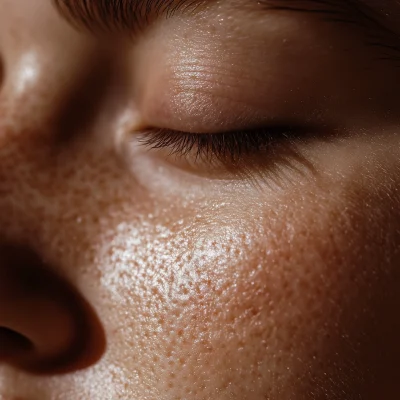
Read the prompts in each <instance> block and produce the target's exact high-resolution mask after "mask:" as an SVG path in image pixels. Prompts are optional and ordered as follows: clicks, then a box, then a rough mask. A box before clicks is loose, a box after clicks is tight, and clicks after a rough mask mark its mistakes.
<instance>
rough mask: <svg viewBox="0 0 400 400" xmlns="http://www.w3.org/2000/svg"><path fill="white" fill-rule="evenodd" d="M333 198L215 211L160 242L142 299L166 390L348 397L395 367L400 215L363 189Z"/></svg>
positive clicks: (186, 394) (310, 197)
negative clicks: (392, 364)
mask: <svg viewBox="0 0 400 400" xmlns="http://www.w3.org/2000/svg"><path fill="white" fill-rule="evenodd" d="M325 195H326V193H320V194H319V195H318V196H316V195H315V194H311V193H310V194H308V195H306V196H303V197H302V196H300V194H296V196H295V197H296V199H301V198H302V200H297V201H290V199H285V200H283V201H282V203H281V204H280V205H275V206H274V211H272V208H271V209H266V207H263V206H256V205H254V203H252V212H251V215H249V213H246V212H245V211H243V210H245V209H248V208H247V207H244V206H243V207H242V210H241V211H239V212H238V211H237V210H236V211H235V210H230V209H227V210H219V211H218V213H215V212H210V213H209V215H208V216H207V217H206V218H205V219H206V221H207V222H206V223H201V222H197V223H194V224H193V225H192V228H191V229H187V230H184V231H181V232H178V233H177V234H172V235H171V236H170V240H168V241H167V242H166V243H163V244H162V246H161V247H163V251H162V252H161V254H164V258H162V257H160V256H157V257H160V260H158V261H157V263H156V264H155V265H158V266H160V267H156V268H155V271H153V272H152V273H151V274H152V276H153V277H156V279H152V280H151V281H147V283H146V287H147V295H145V296H143V297H142V300H141V302H143V301H145V303H146V304H147V306H146V307H145V308H146V310H147V311H146V312H147V313H148V315H149V316H151V317H149V318H148V319H147V321H152V323H151V325H149V324H148V323H147V322H146V323H144V324H143V325H142V327H141V328H143V329H146V330H147V336H146V335H145V336H146V338H147V339H146V341H145V342H146V348H147V352H148V356H149V354H150V353H151V354H153V355H154V354H156V355H157V356H156V358H155V359H153V360H152V361H153V362H154V361H156V362H157V371H163V372H161V379H160V382H162V384H160V390H161V391H163V390H169V391H171V393H173V394H174V395H176V396H178V397H181V398H186V397H196V398H204V399H206V398H212V397H215V396H216V393H218V398H220V399H225V398H226V399H229V398H232V396H233V398H249V396H251V398H254V399H258V398H260V399H262V398H264V397H263V396H266V395H267V396H268V397H269V398H270V397H271V398H286V397H285V396H288V397H290V396H293V395H294V394H296V396H303V397H298V398H304V399H306V398H309V396H310V393H311V392H313V393H315V394H316V396H317V397H316V398H319V397H318V396H324V393H331V394H332V396H339V395H340V396H341V394H340V393H346V396H347V397H346V398H349V397H351V396H355V395H356V394H357V393H363V394H364V395H365V396H366V395H367V393H370V392H371V390H372V389H373V388H372V386H371V385H372V384H371V382H370V381H369V380H370V377H372V376H374V377H375V378H377V379H381V378H382V376H384V375H385V373H386V372H387V371H389V370H390V369H389V368H390V366H389V365H390V359H389V358H393V352H396V351H398V349H397V347H398V346H397V344H396V340H395V334H394V333H391V334H389V332H391V330H393V327H394V326H395V324H397V322H396V323H395V324H393V321H392V318H390V310H393V309H395V307H396V306H397V305H398V304H399V303H400V299H399V298H398V296H396V295H395V293H396V289H395V288H396V286H397V285H398V284H399V277H398V274H397V272H396V268H395V266H397V265H399V261H400V257H399V255H398V251H397V250H396V247H397V246H396V243H398V239H399V238H398V232H397V231H396V229H395V227H396V226H398V223H399V220H400V219H399V218H398V217H399V216H398V215H396V214H395V213H390V212H386V211H383V210H390V209H391V205H390V204H384V202H383V203H382V197H381V195H382V193H380V194H376V196H375V195H374V196H372V195H371V194H370V193H369V192H366V191H364V190H363V189H362V188H361V187H360V186H358V185H357V184H353V185H351V188H349V187H346V188H344V189H343V190H341V191H340V192H338V193H331V194H330V196H329V198H330V199H331V200H328V197H325ZM366 196H368V197H366ZM391 201H392V200H390V201H389V203H390V202H391ZM249 206H250V205H249ZM232 215H234V217H232ZM394 218H397V222H396V221H394ZM188 225H189V224H188ZM390 227H393V228H394V229H391V228H390ZM160 250H161V248H160ZM157 254H158V251H157ZM161 265H162V267H161ZM153 274H154V275H153ZM144 299H145V300H144ZM143 304H144V303H143ZM395 331H396V332H399V330H398V329H396V330H395ZM382 332H386V333H385V335H384V336H382ZM392 332H393V331H392ZM149 343H151V346H150V347H149ZM377 346H378V347H379V349H380V351H379V354H380V355H379V357H377V356H376V354H377V352H376V351H375V350H374V349H376V347H377ZM391 353H392V355H390V354H391ZM372 361H373V362H372ZM374 365H377V366H378V365H379V370H378V367H376V370H374V368H375V367H374ZM382 365H384V366H385V367H382ZM382 369H384V370H385V372H384V373H382ZM338 398H339V397H338Z"/></svg>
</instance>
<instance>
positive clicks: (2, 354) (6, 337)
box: [0, 327, 33, 360]
mask: <svg viewBox="0 0 400 400" xmlns="http://www.w3.org/2000/svg"><path fill="white" fill-rule="evenodd" d="M32 349H33V343H32V342H31V341H30V340H29V339H28V338H27V337H26V336H24V335H21V334H20V333H18V332H16V331H14V330H12V329H9V328H5V327H0V359H2V360H6V359H7V358H8V357H10V356H12V357H15V355H16V353H17V354H21V355H23V354H26V353H27V352H30V351H31V350H32Z"/></svg>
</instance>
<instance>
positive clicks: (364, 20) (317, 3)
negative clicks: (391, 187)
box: [53, 0, 400, 59]
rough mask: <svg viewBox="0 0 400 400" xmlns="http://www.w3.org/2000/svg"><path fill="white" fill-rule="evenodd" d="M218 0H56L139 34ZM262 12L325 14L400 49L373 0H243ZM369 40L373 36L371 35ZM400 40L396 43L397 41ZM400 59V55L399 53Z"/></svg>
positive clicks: (88, 21) (97, 23)
mask: <svg viewBox="0 0 400 400" xmlns="http://www.w3.org/2000/svg"><path fill="white" fill-rule="evenodd" d="M215 2H216V0H53V3H54V4H55V5H56V8H57V9H58V11H59V13H60V14H61V15H62V16H63V17H64V18H65V19H67V20H68V21H69V22H70V23H71V24H73V25H74V26H76V27H84V28H86V29H89V30H92V31H97V30H98V31H113V32H114V31H124V32H126V31H128V32H129V33H130V34H136V33H138V32H140V31H141V30H143V29H144V28H146V27H147V26H148V25H150V24H152V23H153V22H154V21H155V20H157V19H159V18H160V17H165V18H171V17H173V16H174V15H187V14H191V13H192V14H194V13H196V12H198V11H200V10H201V9H204V8H205V7H207V6H208V5H210V4H212V3H215ZM242 2H243V6H249V5H250V6H252V5H254V9H255V10H257V9H258V11H260V12H271V11H276V12H279V11H293V12H303V13H311V14H317V15H320V16H322V18H323V19H324V20H326V21H331V22H339V23H344V24H352V25H359V27H361V28H363V29H366V30H368V31H369V32H372V36H373V38H372V39H371V40H370V44H371V45H381V43H380V42H381V41H384V42H387V44H384V46H385V47H386V50H388V51H389V52H391V51H393V50H396V53H398V51H399V48H398V43H397V42H398V41H399V39H400V38H399V35H398V34H395V33H393V32H392V31H390V30H389V29H388V28H387V27H385V24H384V23H382V22H381V21H380V17H381V16H382V15H381V14H380V9H379V7H376V8H374V7H372V6H371V3H372V1H371V0H242ZM368 40H369V39H368ZM394 42H396V45H394V44H393V43H394ZM396 58H397V59H398V55H397V57H396Z"/></svg>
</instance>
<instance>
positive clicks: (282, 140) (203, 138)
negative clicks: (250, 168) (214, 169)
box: [138, 126, 310, 168]
mask: <svg viewBox="0 0 400 400" xmlns="http://www.w3.org/2000/svg"><path fill="white" fill-rule="evenodd" d="M307 132H308V133H310V130H308V131H307ZM304 134H305V129H304V128H300V127H289V126H287V127H285V126H275V127H270V128H263V129H259V130H240V131H234V132H221V133H215V134H208V133H188V132H178V131H172V130H168V129H155V130H149V131H147V132H144V133H142V134H141V135H140V136H139V139H138V142H139V144H140V145H142V146H144V147H146V148H148V149H149V150H163V149H165V150H167V152H168V154H167V156H169V157H171V156H174V157H176V158H178V159H180V158H190V159H191V160H190V161H193V162H194V163H197V162H203V163H207V164H209V165H215V164H216V163H219V164H222V165H224V166H226V167H230V168H232V167H233V168H235V167H236V168H239V167H240V166H241V163H242V162H244V161H246V163H247V164H248V161H249V159H251V158H254V157H260V156H265V157H267V156H268V154H271V153H272V152H273V151H274V149H275V148H277V147H278V146H279V145H281V144H289V142H293V141H294V140H295V139H298V138H300V137H302V136H303V135H304Z"/></svg>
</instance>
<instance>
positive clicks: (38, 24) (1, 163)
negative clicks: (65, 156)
mask: <svg viewBox="0 0 400 400" xmlns="http://www.w3.org/2000/svg"><path fill="white" fill-rule="evenodd" d="M96 52H97V48H95V47H94V46H93V43H92V42H91V40H90V39H88V38H84V37H82V36H80V35H79V34H78V33H76V32H74V31H73V30H72V29H71V28H69V27H68V26H67V25H66V23H64V22H63V21H62V20H61V19H60V18H58V16H57V14H56V11H55V10H54V9H53V7H52V6H51V1H50V0H49V1H40V2H30V1H29V2H27V1H26V0H1V1H0V364H8V365H9V366H12V367H15V368H17V369H21V370H24V371H28V372H30V373H34V374H53V373H64V372H70V371H73V370H76V369H80V368H84V367H87V366H89V365H91V364H93V363H94V362H95V361H96V360H98V359H99V358H100V356H101V355H102V353H103V351H104V347H105V339H104V334H103V330H102V327H101V324H100V322H99V320H98V318H97V316H96V313H95V312H94V311H93V309H92V308H91V306H90V305H89V304H88V303H87V301H86V300H85V299H84V297H83V295H81V294H80V293H79V291H78V290H76V289H75V288H74V287H73V286H72V285H71V284H70V283H68V282H69V281H68V279H67V278H66V277H65V276H63V274H62V273H61V270H60V268H59V266H58V265H54V263H53V264H52V263H48V262H45V261H44V258H45V257H44V254H42V253H38V252H37V251H36V250H35V248H34V246H32V243H31V242H34V239H35V238H34V237H33V236H34V234H33V233H32V232H35V231H36V232H37V231H40V229H42V228H41V225H43V226H44V225H45V224H46V221H44V220H42V221H39V219H40V218H37V217H32V218H30V221H34V222H32V224H34V225H35V226H27V225H29V223H28V222H27V221H28V220H29V218H28V219H27V218H24V217H22V216H21V215H22V214H24V215H25V217H26V215H28V214H32V215H34V211H32V210H33V208H32V209H31V211H29V210H30V201H31V199H30V198H29V196H31V195H32V187H39V186H40V191H41V192H43V193H45V192H46V190H48V189H49V188H48V187H47V186H46V185H51V182H52V177H51V176H50V173H49V172H48V170H47V169H46V168H47V167H43V168H41V169H40V171H39V169H38V170H37V171H36V170H35V168H37V166H38V165H39V164H40V162H41V157H42V155H43V152H42V149H43V148H46V149H48V148H49V147H51V145H49V143H50V142H51V138H52V137H53V136H54V135H53V133H54V132H57V131H60V132H62V129H59V130H57V129H56V127H57V124H59V125H58V128H60V126H61V125H67V124H71V123H72V124H73V123H74V121H72V120H73V119H74V118H75V117H76V116H77V117H76V118H78V119H79V123H80V122H82V121H81V119H82V118H84V117H85V116H86V114H80V113H79V112H76V105H74V100H75V98H74V96H77V94H76V93H77V88H79V87H80V86H83V87H84V88H87V87H88V86H87V85H86V83H85V84H83V85H82V82H85V80H86V78H87V77H88V76H89V77H91V76H93V75H94V76H95V79H97V78H98V77H99V74H97V73H95V74H91V73H90V68H91V66H92V65H93V62H92V61H91V58H92V56H93V55H94V54H97V53H96ZM89 81H90V79H89ZM85 85H86V86H85ZM89 85H95V84H94V83H93V79H92V80H91V81H90V82H89ZM95 86H96V85H95ZM80 93H82V91H81V92H79V93H78V97H79V94H80ZM90 93H91V92H90ZM92 97H93V96H92ZM92 97H91V98H90V99H89V100H90V101H91V100H92ZM86 99H87V98H86ZM81 106H82V104H81V103H80V104H79V107H81ZM78 111H79V110H78ZM62 122H64V124H63V123H62ZM68 128H71V132H75V129H74V127H73V126H71V125H69V126H68ZM46 165H47V164H46ZM30 170H31V172H29V171H30ZM34 170H35V171H34ZM27 171H28V172H27ZM32 171H34V172H32ZM27 177H28V178H27ZM29 177H33V179H35V180H36V181H35V182H33V181H32V180H30V181H29V179H30V178H29ZM28 181H29V182H28ZM43 182H46V183H45V184H43V185H42V183H43ZM41 185H42V186H41ZM29 193H30V194H29ZM40 196H42V194H40ZM40 196H39V190H37V197H40ZM40 201H41V204H44V203H46V204H49V205H50V204H51V200H49V199H44V198H41V200H40ZM40 201H39V203H40ZM16 204H18V207H17V208H18V209H19V210H21V212H15V209H16V208H15V205H16ZM43 208H45V207H43ZM10 210H11V211H10ZM13 210H14V211H13ZM40 224H41V225H40ZM27 231H29V232H30V233H29V235H30V237H29V238H27V236H29V235H26V234H25V233H26V232H27ZM3 238H6V239H4V240H3ZM27 242H29V244H28V243H27ZM44 248H45V246H44ZM72 267H73V266H72ZM64 272H65V271H64Z"/></svg>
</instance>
